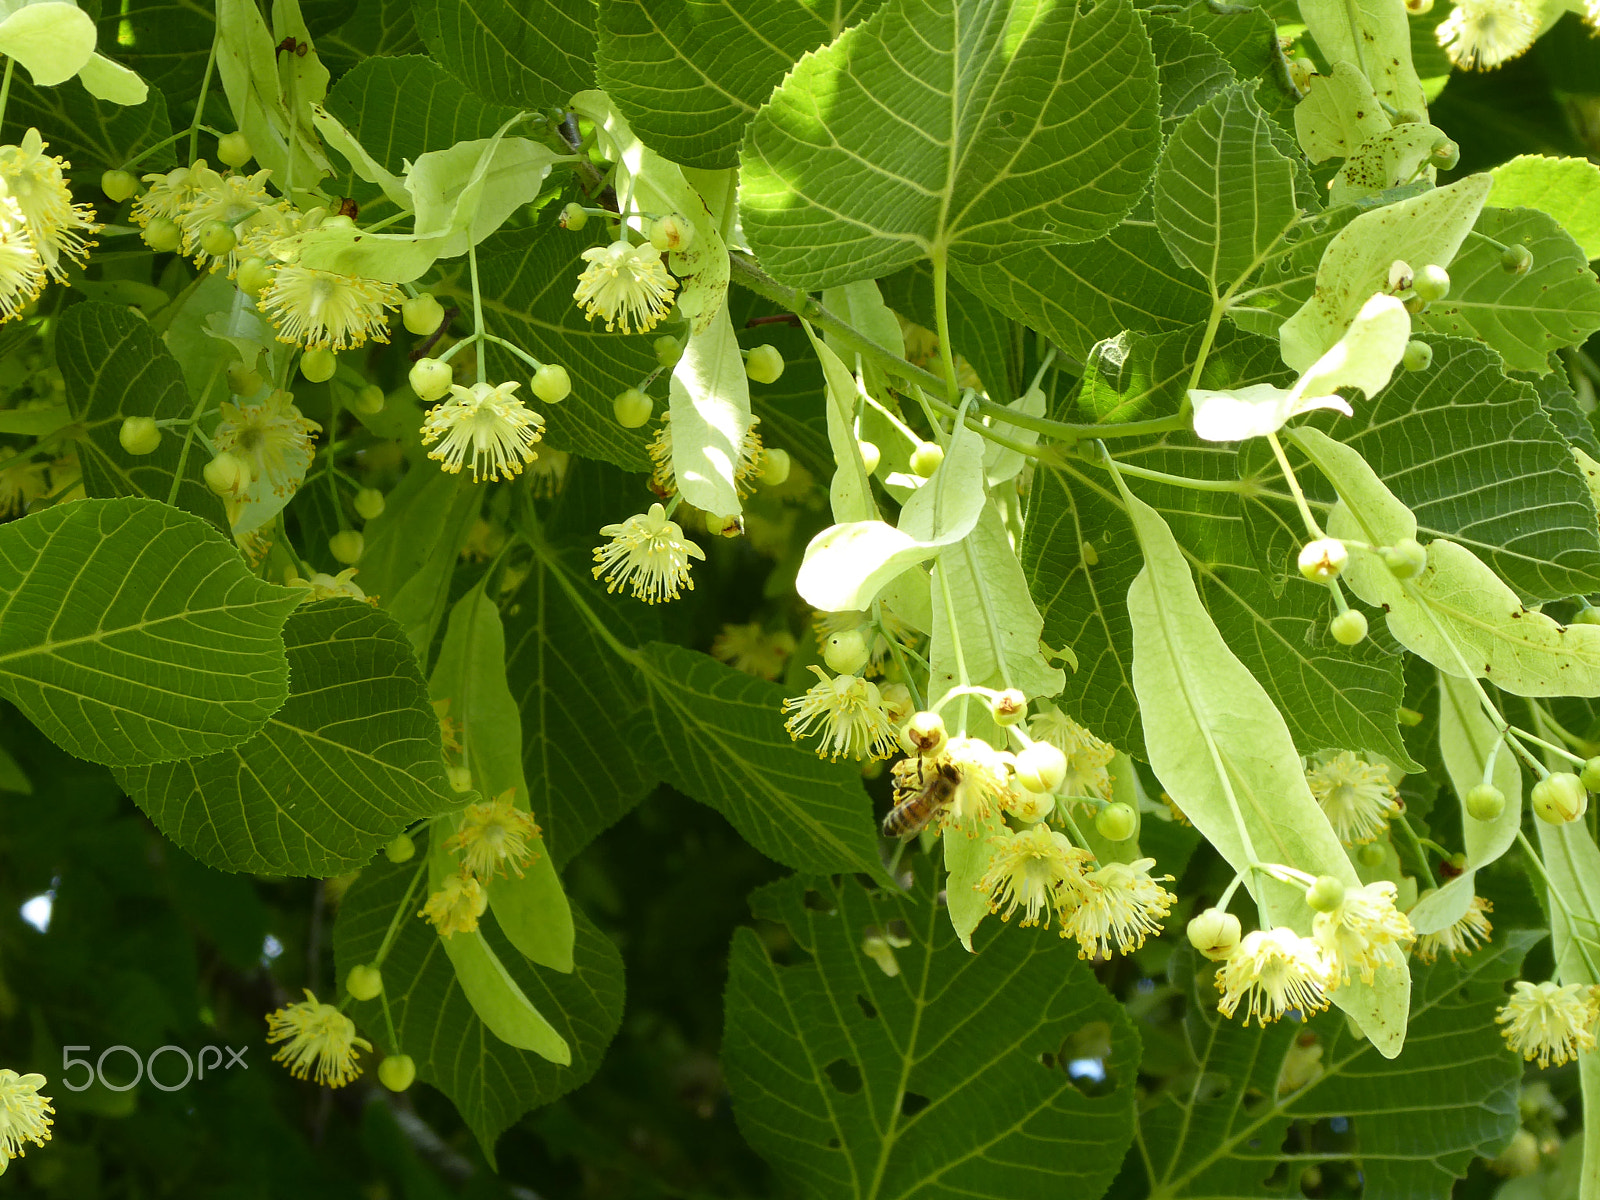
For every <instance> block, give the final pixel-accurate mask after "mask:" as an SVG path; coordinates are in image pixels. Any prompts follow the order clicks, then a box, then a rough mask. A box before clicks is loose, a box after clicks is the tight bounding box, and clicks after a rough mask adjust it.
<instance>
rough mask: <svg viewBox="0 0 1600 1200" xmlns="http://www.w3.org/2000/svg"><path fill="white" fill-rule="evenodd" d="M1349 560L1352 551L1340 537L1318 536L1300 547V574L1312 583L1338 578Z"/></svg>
mask: <svg viewBox="0 0 1600 1200" xmlns="http://www.w3.org/2000/svg"><path fill="white" fill-rule="evenodd" d="M1349 561H1350V552H1349V551H1348V550H1346V549H1345V548H1344V543H1343V542H1341V541H1340V540H1339V539H1338V538H1318V539H1317V540H1316V541H1314V542H1307V543H1306V544H1305V545H1304V546H1302V547H1301V548H1300V574H1302V575H1304V576H1305V577H1306V578H1307V579H1309V580H1311V582H1312V583H1327V582H1328V580H1330V579H1337V578H1338V577H1339V572H1340V571H1342V570H1344V564H1345V563H1347V562H1349Z"/></svg>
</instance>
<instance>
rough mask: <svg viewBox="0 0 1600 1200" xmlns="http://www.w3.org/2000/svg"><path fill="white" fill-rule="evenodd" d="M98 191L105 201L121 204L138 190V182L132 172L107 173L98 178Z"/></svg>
mask: <svg viewBox="0 0 1600 1200" xmlns="http://www.w3.org/2000/svg"><path fill="white" fill-rule="evenodd" d="M100 190H101V191H102V192H104V193H105V194H106V199H108V200H111V201H114V202H115V203H117V204H121V203H122V202H123V201H124V200H126V199H127V198H128V197H129V196H131V195H133V194H134V193H135V192H137V191H138V190H139V181H138V180H137V179H136V178H134V174H133V172H132V171H107V172H106V173H105V174H104V175H102V176H100Z"/></svg>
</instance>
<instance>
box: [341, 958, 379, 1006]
mask: <svg viewBox="0 0 1600 1200" xmlns="http://www.w3.org/2000/svg"><path fill="white" fill-rule="evenodd" d="M344 990H345V991H347V992H349V993H350V995H351V996H352V997H353V998H355V999H357V1000H376V999H377V998H378V993H380V992H381V991H383V972H381V971H379V970H378V968H377V966H376V964H371V963H366V964H363V965H361V966H358V967H351V968H350V974H348V975H346V976H345V977H344Z"/></svg>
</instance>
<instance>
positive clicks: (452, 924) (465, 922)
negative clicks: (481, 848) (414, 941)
mask: <svg viewBox="0 0 1600 1200" xmlns="http://www.w3.org/2000/svg"><path fill="white" fill-rule="evenodd" d="M488 907H489V894H488V893H487V892H485V891H484V890H483V887H482V885H481V884H479V883H478V881H477V880H476V879H474V878H473V877H472V876H470V875H451V876H449V877H447V878H446V879H445V881H444V884H443V885H442V886H441V887H440V888H439V890H438V891H437V892H434V893H433V895H431V896H429V897H428V902H427V903H426V904H424V905H423V906H422V911H421V912H419V913H418V914H417V915H418V916H419V917H426V918H427V919H428V920H429V921H432V922H433V926H434V928H435V929H437V930H438V931H439V936H440V937H449V936H450V935H451V934H454V933H472V932H474V931H475V930H476V929H477V928H478V918H479V917H481V916H483V910H484V909H486V908H488Z"/></svg>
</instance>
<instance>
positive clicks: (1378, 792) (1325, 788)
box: [1306, 750, 1400, 846]
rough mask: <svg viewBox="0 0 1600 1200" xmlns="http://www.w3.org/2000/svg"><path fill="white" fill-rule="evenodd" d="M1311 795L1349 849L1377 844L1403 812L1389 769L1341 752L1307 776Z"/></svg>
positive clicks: (1326, 759) (1316, 767)
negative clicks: (1390, 822)
mask: <svg viewBox="0 0 1600 1200" xmlns="http://www.w3.org/2000/svg"><path fill="white" fill-rule="evenodd" d="M1306 783H1307V784H1308V785H1309V786H1310V788H1311V795H1312V797H1313V798H1314V799H1315V800H1316V802H1317V803H1318V804H1319V805H1320V806H1321V808H1322V811H1323V813H1324V814H1325V815H1326V816H1327V818H1328V823H1329V824H1330V825H1332V826H1333V832H1334V833H1335V834H1337V835H1338V837H1339V840H1340V841H1341V842H1343V843H1344V844H1345V845H1347V846H1360V845H1364V844H1366V843H1367V842H1370V841H1373V840H1375V839H1376V838H1377V837H1378V836H1379V835H1381V834H1382V833H1384V832H1385V830H1387V829H1388V827H1389V818H1390V817H1392V816H1393V815H1394V814H1395V813H1397V812H1399V811H1400V798H1399V793H1398V792H1397V791H1396V790H1395V788H1394V785H1392V784H1391V783H1390V782H1389V768H1388V767H1386V766H1384V765H1383V764H1382V763H1369V762H1366V761H1365V760H1364V759H1362V758H1359V757H1358V756H1357V755H1355V754H1353V753H1351V752H1350V751H1349V750H1341V751H1339V752H1338V753H1337V754H1335V755H1332V756H1331V757H1328V758H1325V759H1324V760H1323V761H1321V762H1318V763H1315V764H1314V765H1313V766H1312V767H1311V769H1310V770H1308V771H1307V772H1306Z"/></svg>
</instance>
